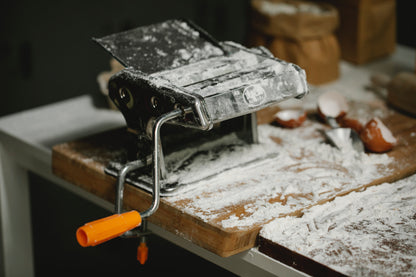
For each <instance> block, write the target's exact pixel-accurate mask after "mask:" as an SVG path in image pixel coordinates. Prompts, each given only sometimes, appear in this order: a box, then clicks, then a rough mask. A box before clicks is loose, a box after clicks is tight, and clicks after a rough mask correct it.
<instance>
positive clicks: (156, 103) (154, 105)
mask: <svg viewBox="0 0 416 277" xmlns="http://www.w3.org/2000/svg"><path fill="white" fill-rule="evenodd" d="M150 103H151V104H152V108H153V109H156V108H157V107H158V106H159V99H157V97H156V96H153V97H152V98H150Z"/></svg>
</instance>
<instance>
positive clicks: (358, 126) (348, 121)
mask: <svg viewBox="0 0 416 277" xmlns="http://www.w3.org/2000/svg"><path fill="white" fill-rule="evenodd" d="M337 122H338V124H339V125H340V126H341V127H343V128H351V129H353V130H354V131H356V132H357V133H358V134H360V133H361V131H362V130H363V128H364V126H363V124H362V123H361V122H360V121H359V120H357V119H354V118H350V117H348V116H342V117H339V118H338V119H337Z"/></svg>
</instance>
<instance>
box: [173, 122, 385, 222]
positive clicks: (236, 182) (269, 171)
mask: <svg viewBox="0 0 416 277" xmlns="http://www.w3.org/2000/svg"><path fill="white" fill-rule="evenodd" d="M320 129H322V125H321V124H318V123H315V122H312V121H306V122H305V124H304V126H303V127H302V128H297V129H283V128H278V127H274V126H271V125H260V126H259V135H260V145H261V147H262V149H263V150H264V149H267V151H268V152H267V153H278V154H276V155H275V156H273V157H270V158H268V159H264V160H261V161H259V162H257V163H251V164H249V165H246V166H243V167H237V168H234V169H231V170H228V171H225V172H222V173H220V174H218V175H216V176H214V177H213V178H210V179H209V180H202V181H200V182H198V183H196V184H193V185H192V190H189V191H186V192H184V193H181V194H180V195H177V196H173V197H167V198H165V200H166V201H168V202H170V203H171V204H172V205H174V206H175V205H176V206H177V207H178V208H180V209H181V210H184V211H186V212H187V213H189V214H191V215H195V216H197V217H199V218H201V219H202V220H204V221H206V222H211V223H214V224H219V225H220V226H222V227H223V228H239V229H244V228H252V227H253V226H254V225H260V224H263V223H265V222H268V221H270V220H272V219H274V218H277V217H281V216H285V215H289V214H292V213H296V212H299V211H301V210H302V209H304V208H307V207H309V206H311V205H315V204H317V203H318V202H319V201H322V200H327V199H330V198H332V197H335V196H336V195H338V194H339V193H341V192H346V191H350V190H352V189H357V188H359V187H361V186H363V185H366V184H368V183H370V182H372V181H374V180H375V179H378V178H381V177H383V176H386V175H388V174H389V173H390V172H389V170H388V165H389V163H390V162H392V159H391V158H389V157H388V156H387V155H385V154H375V155H368V154H365V153H357V152H354V151H352V150H351V151H348V150H344V151H343V152H341V151H340V150H338V149H336V148H334V147H331V146H330V145H328V144H326V143H323V141H322V140H323V139H322V135H321V134H320V131H319V130H320ZM273 138H274V140H273ZM245 154H247V155H248V154H249V152H247V153H245ZM217 166H218V164H217ZM219 166H226V164H222V165H219Z"/></svg>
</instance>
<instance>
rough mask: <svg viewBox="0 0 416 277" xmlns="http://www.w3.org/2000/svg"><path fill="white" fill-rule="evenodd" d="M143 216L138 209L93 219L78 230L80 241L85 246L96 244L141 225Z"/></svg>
mask: <svg viewBox="0 0 416 277" xmlns="http://www.w3.org/2000/svg"><path fill="white" fill-rule="evenodd" d="M141 223H142V217H141V216H140V213H139V212H137V211H129V212H125V213H122V214H114V215H111V216H108V217H105V218H102V219H98V220H95V221H91V222H89V223H86V224H85V225H84V226H81V227H79V228H78V230H77V234H76V235H77V240H78V243H79V244H80V245H81V246H83V247H87V246H95V245H98V244H100V243H103V242H106V241H108V240H110V239H113V238H115V237H118V236H120V235H122V234H123V233H125V232H127V231H129V230H131V229H133V228H135V227H138V226H140V224H141Z"/></svg>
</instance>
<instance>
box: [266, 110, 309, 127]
mask: <svg viewBox="0 0 416 277" xmlns="http://www.w3.org/2000/svg"><path fill="white" fill-rule="evenodd" d="M305 120H306V112H305V111H302V110H282V111H279V112H277V113H276V114H275V115H274V121H275V122H276V123H277V124H279V125H280V126H282V127H285V128H296V127H299V126H301V125H302V124H303V122H305Z"/></svg>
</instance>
